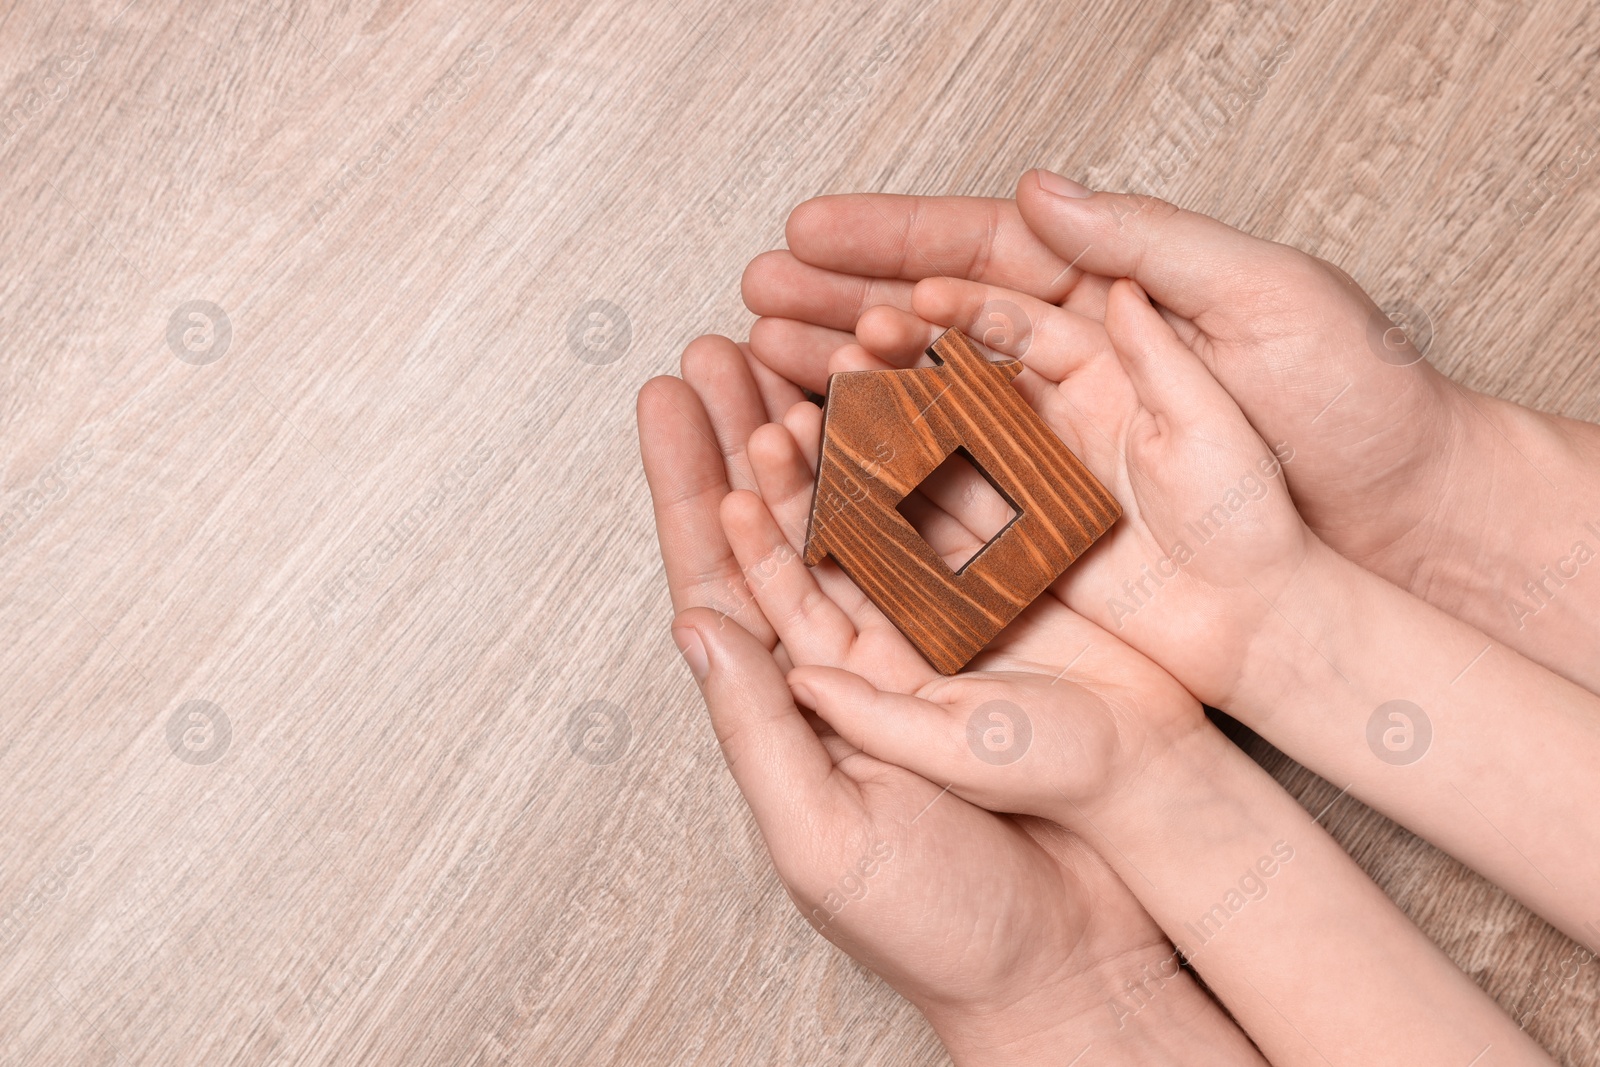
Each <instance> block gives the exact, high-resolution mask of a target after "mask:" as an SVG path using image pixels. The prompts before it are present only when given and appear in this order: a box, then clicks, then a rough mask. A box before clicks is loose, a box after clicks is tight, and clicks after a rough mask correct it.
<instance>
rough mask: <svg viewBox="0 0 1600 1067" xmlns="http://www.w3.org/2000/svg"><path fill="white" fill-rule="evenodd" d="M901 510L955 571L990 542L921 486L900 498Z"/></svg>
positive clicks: (907, 519)
mask: <svg viewBox="0 0 1600 1067" xmlns="http://www.w3.org/2000/svg"><path fill="white" fill-rule="evenodd" d="M900 514H901V515H902V516H904V517H905V520H906V521H907V522H909V523H910V524H911V525H912V527H913V528H914V529H915V530H916V531H917V533H918V534H919V535H920V536H921V537H922V539H923V540H924V541H926V542H928V546H929V547H930V548H932V549H933V550H934V551H935V552H937V553H938V554H939V558H940V559H942V560H944V562H945V566H947V567H949V568H950V569H951V570H953V571H955V570H960V569H961V568H962V567H963V566H964V565H965V564H966V563H967V561H968V560H970V559H971V558H972V557H973V556H975V555H977V553H978V550H979V549H981V548H982V547H983V546H984V545H985V544H986V543H987V542H988V538H984V537H979V536H978V535H977V534H975V533H974V532H973V531H972V530H970V529H969V528H968V527H967V525H966V523H964V522H963V521H962V520H961V519H960V518H958V517H957V516H955V515H953V514H951V513H950V512H949V511H948V510H946V509H945V508H944V507H942V506H940V505H939V504H938V503H936V502H935V501H933V500H932V499H930V498H929V497H928V496H926V495H924V493H923V492H922V490H920V489H919V490H916V491H914V492H912V493H911V494H910V495H909V496H907V497H906V498H905V500H903V501H901V503H900ZM991 536H992V535H991Z"/></svg>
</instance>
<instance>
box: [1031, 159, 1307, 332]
mask: <svg viewBox="0 0 1600 1067" xmlns="http://www.w3.org/2000/svg"><path fill="white" fill-rule="evenodd" d="M1017 208H1018V210H1019V211H1020V212H1021V214H1022V219H1023V221H1024V222H1026V223H1027V224H1028V228H1029V229H1031V230H1032V231H1033V232H1034V234H1035V235H1036V236H1037V237H1038V238H1039V239H1040V240H1041V241H1043V242H1044V243H1045V244H1046V245H1048V246H1049V247H1050V250H1051V251H1053V252H1054V253H1055V254H1056V255H1058V256H1060V257H1061V258H1062V259H1064V260H1066V261H1068V262H1071V263H1075V264H1076V265H1077V266H1078V267H1080V268H1082V269H1083V270H1085V271H1088V272H1089V273H1091V274H1099V275H1103V276H1105V277H1109V278H1132V279H1134V280H1135V281H1137V282H1138V283H1139V284H1140V285H1142V286H1144V288H1145V290H1146V291H1147V292H1148V293H1149V294H1150V295H1151V296H1152V297H1154V298H1155V300H1156V302H1157V303H1159V304H1161V305H1162V306H1163V307H1167V308H1170V309H1172V310H1173V311H1175V312H1177V313H1178V314H1179V315H1182V316H1183V317H1184V318H1187V319H1194V318H1197V317H1199V316H1202V315H1204V314H1205V313H1206V312H1207V311H1212V310H1216V311H1219V312H1226V311H1227V310H1228V305H1229V304H1230V303H1233V302H1237V300H1238V299H1239V297H1240V296H1248V295H1250V294H1251V293H1256V292H1260V290H1261V285H1262V281H1263V279H1274V280H1275V278H1276V275H1277V274H1278V273H1281V272H1283V271H1286V270H1289V269H1292V268H1295V267H1301V268H1304V267H1305V266H1309V265H1310V264H1312V263H1313V260H1312V259H1311V257H1310V256H1307V255H1306V254H1305V253H1303V252H1300V251H1298V250H1296V249H1293V248H1290V247H1289V246H1287V245H1280V244H1277V243H1276V242H1273V241H1264V240H1262V239H1261V238H1259V237H1251V236H1250V235H1249V234H1247V233H1243V232H1241V231H1239V230H1236V229H1234V228H1233V227H1232V226H1228V225H1226V224H1224V223H1221V222H1218V221H1217V220H1216V219H1213V218H1210V217H1209V216H1206V215H1201V214H1198V213H1196V212H1193V211H1185V210H1184V209H1182V208H1179V207H1175V206H1173V205H1172V204H1169V203H1167V202H1166V201H1165V200H1159V199H1157V198H1155V197H1153V196H1141V195H1136V194H1131V193H1102V192H1094V191H1092V190H1089V189H1086V188H1084V187H1083V186H1081V185H1079V184H1078V183H1077V182H1074V181H1072V180H1071V179H1068V178H1063V177H1061V176H1060V175H1059V174H1054V173H1052V172H1050V171H1046V170H1030V171H1029V172H1028V173H1026V174H1024V175H1023V176H1022V180H1021V181H1019V182H1018V183H1017Z"/></svg>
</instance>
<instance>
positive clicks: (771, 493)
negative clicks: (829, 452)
mask: <svg viewBox="0 0 1600 1067" xmlns="http://www.w3.org/2000/svg"><path fill="white" fill-rule="evenodd" d="M750 463H751V469H752V471H753V472H754V474H755V478H756V488H757V491H758V492H759V493H760V494H761V499H762V500H763V501H764V502H765V503H766V505H767V511H768V512H770V513H771V515H772V518H773V519H774V520H775V521H776V522H777V524H778V526H779V528H780V529H782V530H783V533H784V536H785V537H786V538H788V540H789V544H790V546H791V547H793V548H794V550H795V551H796V552H800V553H802V554H803V553H804V552H805V539H806V527H807V524H808V523H809V522H810V520H811V498H812V496H813V495H814V490H815V488H816V482H815V481H814V480H813V477H812V474H811V468H810V467H809V466H807V465H806V460H805V456H804V455H802V454H801V452H800V446H799V445H798V444H796V443H795V439H794V435H793V434H791V433H790V432H789V431H788V430H787V429H786V428H784V427H782V426H772V425H768V426H763V427H762V428H761V429H759V430H757V431H756V433H755V435H754V436H753V437H751V438H750Z"/></svg>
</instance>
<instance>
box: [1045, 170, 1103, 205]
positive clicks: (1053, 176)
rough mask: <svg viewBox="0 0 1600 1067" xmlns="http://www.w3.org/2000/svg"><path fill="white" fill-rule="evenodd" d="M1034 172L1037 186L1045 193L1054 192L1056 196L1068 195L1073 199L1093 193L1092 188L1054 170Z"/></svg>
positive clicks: (1082, 197) (1079, 198)
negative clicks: (1037, 182)
mask: <svg viewBox="0 0 1600 1067" xmlns="http://www.w3.org/2000/svg"><path fill="white" fill-rule="evenodd" d="M1034 173H1035V174H1037V175H1038V176H1039V188H1041V189H1043V190H1044V191H1045V192H1047V193H1054V194H1056V195H1057V196H1070V197H1072V198H1073V199H1075V200H1082V199H1084V198H1085V197H1090V196H1093V195H1094V190H1093V189H1090V188H1089V187H1087V186H1084V185H1080V184H1078V183H1077V182H1075V181H1073V180H1072V179H1071V178H1063V177H1062V176H1061V175H1059V174H1057V173H1056V172H1055V171H1052V170H1036V171H1034Z"/></svg>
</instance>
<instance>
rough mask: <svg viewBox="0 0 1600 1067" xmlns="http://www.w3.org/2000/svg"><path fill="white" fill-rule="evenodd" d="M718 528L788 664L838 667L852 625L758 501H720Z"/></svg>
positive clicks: (749, 496) (739, 497)
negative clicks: (774, 634)
mask: <svg viewBox="0 0 1600 1067" xmlns="http://www.w3.org/2000/svg"><path fill="white" fill-rule="evenodd" d="M722 528H723V531H724V533H725V535H726V536H727V539H728V543H729V544H730V545H732V546H733V551H734V555H735V556H736V557H737V558H738V560H739V566H740V568H741V569H742V571H743V572H744V577H745V582H746V583H747V585H748V586H749V588H750V592H751V595H753V596H754V597H755V600H756V604H757V605H758V606H759V607H760V609H761V613H762V614H763V615H765V616H766V617H767V619H768V620H769V621H770V622H771V623H772V628H773V629H774V630H775V631H776V632H777V634H778V638H779V640H781V641H782V642H783V644H784V647H785V648H786V649H788V651H789V655H790V657H791V658H792V659H793V660H794V662H796V663H842V662H844V661H845V658H846V657H847V656H848V655H849V653H850V646H851V643H852V642H853V641H854V640H855V637H856V628H855V625H854V623H852V622H851V620H850V617H849V616H848V615H847V614H846V613H845V611H844V609H842V608H840V607H839V605H838V604H836V603H834V601H833V600H832V598H830V597H829V596H828V595H827V594H826V593H825V592H824V591H823V589H822V587H821V586H819V585H818V584H817V580H816V577H815V576H814V575H813V574H812V573H811V568H809V567H807V566H806V565H805V561H804V560H803V559H802V558H801V556H800V554H799V553H798V552H796V551H795V550H794V548H793V546H791V545H790V544H789V541H788V539H787V538H786V537H785V536H784V534H783V531H782V530H780V529H779V528H778V524H777V523H776V522H775V521H774V520H773V518H772V514H771V513H770V512H769V511H768V510H767V506H766V504H764V503H763V502H762V500H761V498H760V497H759V496H757V495H756V494H754V493H748V492H743V491H739V492H733V493H730V494H728V496H726V497H724V498H723V501H722Z"/></svg>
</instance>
